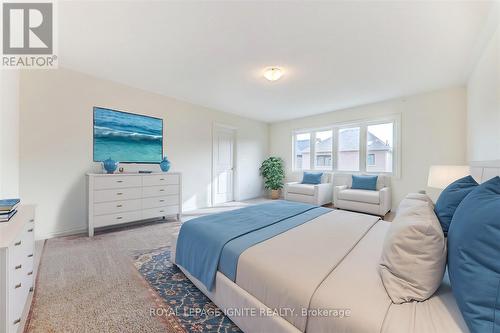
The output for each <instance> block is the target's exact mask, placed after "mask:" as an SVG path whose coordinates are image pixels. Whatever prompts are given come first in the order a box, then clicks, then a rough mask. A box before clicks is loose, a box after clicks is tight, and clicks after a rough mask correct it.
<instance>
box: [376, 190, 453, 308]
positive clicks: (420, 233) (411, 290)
mask: <svg viewBox="0 0 500 333" xmlns="http://www.w3.org/2000/svg"><path fill="white" fill-rule="evenodd" d="M407 200H411V201H412V202H413V203H412V206H411V207H408V208H407V209H405V210H404V211H403V212H402V213H400V214H399V215H398V216H396V218H395V219H394V221H393V222H392V225H391V228H390V229H389V231H388V233H387V235H386V237H385V240H384V247H383V251H382V257H381V259H380V276H381V278H382V282H383V284H384V287H385V289H386V291H387V294H388V295H389V297H390V298H391V300H392V301H393V302H394V303H396V304H401V303H405V302H411V301H425V300H426V299H428V298H429V297H431V296H432V295H433V294H434V292H435V291H436V290H437V289H438V288H439V286H440V284H441V281H442V279H443V275H444V271H445V267H446V242H445V238H444V235H443V230H442V229H441V226H440V225H439V221H438V219H437V217H436V215H435V214H434V211H433V210H432V207H431V206H430V205H429V204H428V203H427V202H424V201H420V200H412V199H407Z"/></svg>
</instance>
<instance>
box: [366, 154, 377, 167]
mask: <svg viewBox="0 0 500 333" xmlns="http://www.w3.org/2000/svg"><path fill="white" fill-rule="evenodd" d="M366 166H367V167H370V166H375V154H368V156H367V157H366Z"/></svg>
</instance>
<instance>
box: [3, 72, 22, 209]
mask: <svg viewBox="0 0 500 333" xmlns="http://www.w3.org/2000/svg"><path fill="white" fill-rule="evenodd" d="M18 195H19V72H18V71H17V70H0V199H2V198H14V197H17V196H18Z"/></svg>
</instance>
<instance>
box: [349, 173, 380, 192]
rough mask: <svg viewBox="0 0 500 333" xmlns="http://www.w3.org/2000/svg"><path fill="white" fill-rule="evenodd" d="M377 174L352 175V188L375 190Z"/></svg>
mask: <svg viewBox="0 0 500 333" xmlns="http://www.w3.org/2000/svg"><path fill="white" fill-rule="evenodd" d="M377 179H378V176H358V175H352V186H351V188H352V189H356V190H369V191H376V190H377Z"/></svg>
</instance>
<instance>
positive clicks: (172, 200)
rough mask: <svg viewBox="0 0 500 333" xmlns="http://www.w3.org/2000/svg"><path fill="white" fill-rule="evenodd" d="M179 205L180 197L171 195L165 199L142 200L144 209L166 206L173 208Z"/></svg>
mask: <svg viewBox="0 0 500 333" xmlns="http://www.w3.org/2000/svg"><path fill="white" fill-rule="evenodd" d="M178 204H179V197H178V196H177V195H169V196H165V197H158V198H145V199H142V208H143V209H148V208H155V207H164V206H173V205H178Z"/></svg>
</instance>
